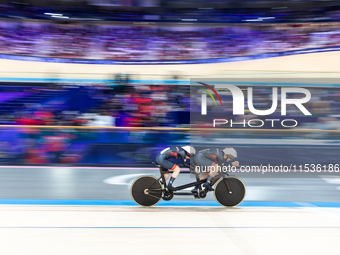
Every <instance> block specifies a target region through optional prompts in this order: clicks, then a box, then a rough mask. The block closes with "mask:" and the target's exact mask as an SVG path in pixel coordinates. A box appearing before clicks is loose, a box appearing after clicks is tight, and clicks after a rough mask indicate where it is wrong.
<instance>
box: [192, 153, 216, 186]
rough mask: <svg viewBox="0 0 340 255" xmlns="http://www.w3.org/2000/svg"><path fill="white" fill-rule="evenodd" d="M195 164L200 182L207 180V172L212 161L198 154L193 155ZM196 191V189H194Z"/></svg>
mask: <svg viewBox="0 0 340 255" xmlns="http://www.w3.org/2000/svg"><path fill="white" fill-rule="evenodd" d="M195 163H196V164H197V166H198V167H197V168H196V169H197V170H196V172H197V171H199V172H200V173H201V176H200V180H204V179H207V178H208V177H209V170H210V168H211V166H212V165H213V163H214V162H213V161H212V160H210V159H208V158H206V157H205V156H204V154H202V153H198V154H196V155H195ZM195 189H197V187H195Z"/></svg>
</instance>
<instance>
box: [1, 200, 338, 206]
mask: <svg viewBox="0 0 340 255" xmlns="http://www.w3.org/2000/svg"><path fill="white" fill-rule="evenodd" d="M0 204H3V205H99V206H138V205H137V204H136V203H135V202H134V201H132V200H57V199H0ZM156 206H213V207H221V205H219V204H218V203H217V202H216V201H204V200H200V201H160V202H159V203H158V204H157V205H156ZM238 207H333V208H340V203H339V202H279V201H243V202H242V203H241V204H240V205H238Z"/></svg>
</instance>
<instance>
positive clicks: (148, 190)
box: [131, 175, 162, 206]
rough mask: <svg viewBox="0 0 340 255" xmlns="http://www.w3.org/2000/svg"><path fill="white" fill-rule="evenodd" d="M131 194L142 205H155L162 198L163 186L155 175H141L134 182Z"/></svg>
mask: <svg viewBox="0 0 340 255" xmlns="http://www.w3.org/2000/svg"><path fill="white" fill-rule="evenodd" d="M131 196H132V198H133V200H134V201H135V202H136V203H137V204H139V205H141V206H153V205H155V204H157V203H158V202H159V201H160V200H161V198H162V186H161V184H160V182H159V181H158V180H157V179H156V178H155V177H153V176H149V175H145V176H141V177H139V178H137V179H136V180H135V181H134V182H133V183H132V186H131Z"/></svg>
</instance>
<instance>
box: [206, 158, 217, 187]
mask: <svg viewBox="0 0 340 255" xmlns="http://www.w3.org/2000/svg"><path fill="white" fill-rule="evenodd" d="M217 172H218V165H217V164H216V163H215V162H214V163H213V164H212V166H211V167H210V172H209V175H208V178H207V180H206V181H205V183H203V187H206V188H207V189H208V190H210V191H213V190H214V189H213V188H212V186H211V180H212V179H213V178H214V177H215V176H216V174H217Z"/></svg>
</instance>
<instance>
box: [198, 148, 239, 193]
mask: <svg viewBox="0 0 340 255" xmlns="http://www.w3.org/2000/svg"><path fill="white" fill-rule="evenodd" d="M235 158H237V152H236V150H235V149H234V148H232V147H226V148H224V149H223V150H221V149H218V148H213V149H205V150H201V151H199V152H198V153H197V154H196V155H195V158H194V161H195V164H196V166H198V170H201V171H197V172H203V173H202V176H201V177H200V179H201V180H203V179H206V181H205V183H203V187H205V188H207V189H208V190H209V191H213V190H214V189H213V188H212V186H211V180H212V178H214V177H215V175H216V174H217V172H218V169H219V166H222V165H223V163H224V160H225V161H227V162H229V161H231V160H234V159H235ZM231 164H232V165H233V166H239V162H238V161H233V162H232V163H231ZM202 170H209V174H208V173H207V171H202Z"/></svg>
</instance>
